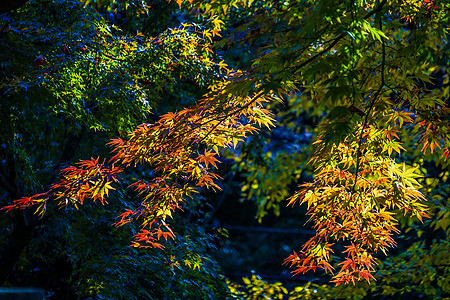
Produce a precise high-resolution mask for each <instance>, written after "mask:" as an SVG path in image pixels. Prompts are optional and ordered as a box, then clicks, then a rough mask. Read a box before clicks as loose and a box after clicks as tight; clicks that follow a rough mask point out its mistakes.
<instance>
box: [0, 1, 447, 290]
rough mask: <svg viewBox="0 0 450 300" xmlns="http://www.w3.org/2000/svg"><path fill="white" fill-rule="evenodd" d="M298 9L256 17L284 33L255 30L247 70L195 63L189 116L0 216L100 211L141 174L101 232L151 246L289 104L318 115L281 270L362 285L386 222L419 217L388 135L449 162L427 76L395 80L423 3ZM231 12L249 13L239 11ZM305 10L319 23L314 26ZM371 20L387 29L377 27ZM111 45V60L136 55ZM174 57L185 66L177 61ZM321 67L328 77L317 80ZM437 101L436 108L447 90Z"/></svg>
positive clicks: (407, 175)
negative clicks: (228, 154) (299, 240)
mask: <svg viewBox="0 0 450 300" xmlns="http://www.w3.org/2000/svg"><path fill="white" fill-rule="evenodd" d="M176 2H177V3H178V4H179V5H181V4H182V3H183V2H180V1H176ZM310 2H311V1H308V4H305V8H303V7H301V8H298V10H299V12H295V14H294V13H293V12H292V11H293V10H294V8H292V7H287V8H284V7H281V8H280V7H278V6H276V5H275V4H274V7H275V6H276V7H277V9H278V10H279V11H278V12H279V15H276V14H274V15H270V18H272V19H270V20H271V21H273V20H274V19H277V20H278V18H281V19H283V18H284V20H285V21H286V26H285V27H283V28H282V30H281V32H282V33H277V34H273V35H272V34H271V30H272V28H263V29H262V34H264V33H266V34H267V36H269V37H270V38H272V37H273V39H274V41H275V42H273V44H271V43H266V44H267V45H266V44H265V45H264V47H262V50H261V52H260V56H259V57H258V58H257V59H255V60H254V62H253V64H252V66H251V67H250V68H249V70H247V71H242V70H231V69H229V68H228V67H227V65H226V64H225V63H224V62H223V61H220V62H213V60H210V59H209V58H202V59H201V60H200V63H201V64H204V65H205V66H206V67H209V68H211V69H213V68H215V69H214V70H216V72H219V73H220V74H221V75H220V76H218V79H216V80H215V81H214V82H209V83H208V84H209V88H208V90H209V92H208V93H207V94H205V95H204V96H203V98H202V99H201V100H199V101H197V102H196V104H195V105H193V106H191V107H188V108H184V109H181V110H179V111H176V112H169V113H166V114H164V115H162V116H160V117H159V119H158V120H157V121H156V122H154V123H145V124H141V125H139V126H138V127H137V128H135V129H134V130H132V131H131V132H130V133H129V134H128V136H127V138H124V139H122V138H116V139H112V140H111V141H110V142H109V145H110V146H111V149H112V150H111V151H112V157H111V158H109V159H108V160H107V158H105V159H104V160H103V159H100V158H96V159H91V160H83V161H80V162H79V163H78V164H77V165H75V166H72V167H68V168H65V169H63V170H61V173H60V179H59V180H58V181H57V182H56V183H54V184H53V185H51V186H50V188H49V189H48V190H47V191H45V192H44V193H40V194H36V195H33V196H31V197H25V198H22V199H18V200H15V201H14V203H13V204H11V205H8V206H6V207H4V208H2V209H4V210H6V211H7V212H9V211H11V210H14V209H28V208H32V209H34V210H35V212H36V213H37V214H39V215H40V216H43V215H44V214H45V211H46V207H47V204H48V202H49V201H56V202H57V203H58V205H59V206H60V207H65V206H73V207H75V208H78V207H79V206H80V205H82V204H83V203H84V202H85V201H86V200H88V199H90V200H92V201H99V202H101V203H102V204H106V203H107V201H108V200H107V198H108V196H109V193H110V192H111V191H112V190H114V189H115V188H114V186H115V184H117V182H119V181H120V177H121V175H123V173H125V172H126V171H127V169H129V168H133V167H136V166H138V165H143V166H146V167H148V168H149V169H151V171H152V178H151V179H149V180H147V181H144V180H136V181H135V182H133V183H132V184H130V185H129V186H128V188H129V189H132V190H134V191H135V192H136V193H137V194H138V195H139V197H140V198H139V199H140V203H139V205H138V206H137V207H134V208H133V209H126V210H125V211H124V212H123V213H122V214H121V215H120V216H119V217H118V221H117V222H116V223H115V225H116V226H122V225H126V224H129V223H131V222H138V223H139V224H140V226H141V231H140V232H139V233H137V234H136V235H135V236H134V241H133V242H132V246H134V247H151V248H155V247H156V248H162V247H163V245H162V242H161V241H162V239H165V240H169V239H173V238H174V236H175V233H174V232H173V231H172V229H171V228H170V219H171V218H172V215H173V213H174V212H176V211H177V210H182V209H183V205H184V203H185V202H186V201H188V200H189V199H190V198H192V197H193V195H194V194H196V193H199V192H201V190H202V189H211V190H213V191H219V190H220V189H221V184H220V179H221V178H220V176H219V175H218V174H217V173H215V172H216V170H217V168H218V164H219V163H220V162H221V158H220V155H221V153H222V152H221V151H222V150H223V149H225V148H236V147H237V145H238V143H239V142H242V141H245V139H246V138H247V137H248V136H249V135H252V134H257V133H258V130H259V129H260V128H261V127H267V128H272V127H273V126H274V124H275V119H274V116H273V114H272V113H271V112H270V111H269V110H268V109H267V105H268V104H273V103H274V102H277V101H278V102H282V101H283V97H296V96H297V95H298V94H302V96H304V97H306V98H307V99H308V101H309V102H311V103H313V105H315V106H316V107H320V108H321V109H323V111H322V113H321V117H322V119H321V122H320V125H319V127H318V128H317V130H316V132H315V133H316V139H315V141H314V143H313V149H314V150H313V151H314V152H313V155H312V157H311V159H310V161H309V165H310V166H312V168H313V169H314V174H313V175H314V177H313V180H312V182H308V183H301V184H300V186H299V188H298V191H297V192H296V193H295V194H294V195H293V196H291V197H290V198H289V199H288V201H289V205H294V204H305V205H306V206H307V208H308V211H307V214H308V216H309V222H310V223H311V225H312V226H313V228H314V229H315V232H316V233H315V236H313V237H312V238H311V239H310V240H309V241H307V242H306V243H305V244H304V245H303V246H302V248H301V249H300V251H297V252H294V253H293V254H292V255H291V256H289V257H288V258H286V260H285V264H286V265H288V266H291V267H293V268H295V269H294V271H293V274H294V275H297V274H304V273H305V272H308V271H310V270H312V271H316V270H318V269H321V270H324V271H325V272H329V273H333V279H332V281H333V282H335V283H336V284H337V285H339V284H341V283H349V282H352V283H355V281H358V280H366V281H368V282H369V281H370V280H371V279H374V276H373V274H374V272H375V268H376V265H377V258H376V256H377V255H378V254H379V253H380V252H381V253H384V254H386V253H387V251H388V249H389V248H392V247H395V245H396V242H395V240H394V238H393V236H394V234H396V233H399V229H398V221H397V215H398V214H403V215H407V216H412V217H415V218H417V219H419V220H420V221H422V220H423V218H427V217H428V214H427V206H426V204H424V202H425V201H426V197H425V196H424V195H423V194H422V192H421V191H420V188H421V185H420V182H419V181H418V180H419V178H420V173H419V172H418V170H417V168H416V167H413V166H410V165H408V164H407V163H405V162H403V161H401V160H399V157H400V155H401V154H402V153H403V152H404V151H405V148H404V147H403V146H402V145H403V140H404V139H405V137H403V136H402V134H401V132H405V131H406V132H407V133H411V134H407V135H408V136H409V135H414V136H415V138H416V140H417V141H416V142H414V141H413V142H411V141H409V142H410V143H413V144H414V143H415V144H414V147H416V148H417V147H418V148H419V149H420V150H421V151H422V153H427V151H428V152H431V153H433V152H435V151H436V150H437V149H441V152H442V153H441V154H442V155H443V157H444V158H445V159H446V158H447V157H448V156H449V153H450V151H449V143H450V142H449V140H448V125H449V124H448V122H449V120H450V119H449V118H448V116H449V112H450V110H449V108H448V105H447V103H446V102H445V99H443V97H441V96H440V95H439V93H438V92H435V91H434V92H432V91H428V90H427V89H426V84H425V83H430V82H431V79H430V77H429V76H428V75H427V74H429V73H431V72H432V70H431V67H428V66H427V65H426V64H423V65H421V66H418V67H417V68H416V69H414V70H411V71H409V70H405V69H406V67H405V66H406V65H408V62H409V60H408V59H409V53H410V52H409V51H412V52H413V50H412V49H411V47H414V45H404V44H405V42H404V41H405V40H408V41H409V39H410V38H412V37H411V35H410V33H409V32H408V31H407V30H404V29H403V27H404V24H402V23H401V22H403V21H401V20H404V18H405V17H404V16H406V15H408V21H410V20H413V19H414V18H416V19H417V18H420V17H421V18H424V16H426V15H427V14H430V13H433V10H436V7H437V6H436V5H437V4H435V2H434V1H428V2H427V3H428V6H427V7H426V8H423V7H422V6H421V5H419V4H418V3H416V2H414V5H412V6H411V7H405V6H404V5H405V2H401V3H400V2H398V1H368V2H370V3H367V4H362V2H361V3H360V4H356V2H355V3H353V2H352V4H351V5H352V7H341V6H339V5H338V4H336V5H337V6H339V7H340V9H341V10H340V11H342V15H336V13H335V10H333V11H332V12H330V11H329V8H328V7H327V6H326V4H324V3H325V2H326V1H319V2H320V3H319V4H318V7H314V4H313V3H310ZM365 2H366V1H365ZM397 2H398V3H397ZM436 2H437V1H436ZM358 3H359V2H358ZM216 4H217V3H216ZM239 5H241V6H242V7H245V8H250V7H252V5H251V3H247V2H246V3H240V4H239ZM353 5H355V6H358V7H357V8H354V7H353ZM230 6H233V5H230ZM234 6H238V4H237V3H234ZM199 7H201V5H199ZM212 7H213V8H211V7H209V8H208V9H206V11H208V13H209V14H211V15H214V14H218V11H220V9H223V10H224V11H225V12H227V8H223V7H222V8H220V9H219V8H216V10H214V6H212ZM269 8H270V9H272V7H269ZM228 9H230V8H228ZM270 9H268V10H267V11H268V12H271V10H270ZM295 9H297V8H295ZM302 9H303V10H302ZM319 12H320V13H322V14H325V15H326V14H327V13H328V14H330V15H331V16H330V17H328V19H327V18H326V17H323V15H320V14H319ZM354 13H355V14H356V15H353V14H354ZM224 14H225V13H224ZM299 15H302V16H303V17H302V18H300V17H298V16H299ZM383 15H385V16H389V18H392V19H394V18H395V19H396V20H397V21H396V22H394V21H392V22H390V21H387V20H388V19H389V18H388V17H385V18H384V17H383ZM212 20H213V21H212V22H213V26H214V29H212V30H211V29H205V30H203V31H202V32H200V31H199V30H200V29H199V28H197V27H195V28H194V31H195V33H196V34H199V36H201V37H202V38H203V39H204V41H206V44H205V46H204V47H203V48H202V50H204V51H206V52H208V53H209V52H210V53H212V52H213V48H212V45H211V43H212V39H213V38H218V37H219V36H220V35H219V33H218V32H219V31H220V27H221V25H222V24H223V22H222V21H220V20H219V19H218V18H213V19H212ZM324 20H326V21H327V22H329V24H328V25H326V26H324V28H321V30H320V32H318V31H319V30H316V29H311V28H316V27H315V25H316V24H319V23H321V22H322V21H324ZM253 21H254V22H256V21H260V20H259V19H257V20H256V21H255V20H253ZM319 21H320V22H319ZM324 22H325V21H324ZM430 22H431V21H430ZM274 23H275V21H274ZM261 24H263V23H261ZM336 24H337V25H336ZM332 25H333V26H335V27H332ZM186 27H189V26H188V25H186ZM261 27H263V25H261ZM332 28H334V29H332ZM303 29H305V30H311V32H309V33H305V32H304V31H302V30H303ZM259 30H261V29H259ZM264 30H266V32H265V31H264ZM285 32H287V33H286V34H285ZM258 34H259V31H257V32H256V33H255V32H254V33H253V34H251V33H248V32H247V36H245V42H249V41H250V42H255V43H256V42H258V41H257V40H256V37H254V36H255V35H256V36H257V35H258ZM436 34H437V33H436ZM267 36H265V38H267V39H269V38H268V37H267ZM253 39H254V40H253ZM311 39H315V41H314V43H310V42H309V40H311ZM299 41H301V42H299ZM233 42H235V41H233ZM238 42H239V41H238ZM250 42H249V43H250ZM121 43H123V45H124V46H123V53H124V54H123V55H124V56H123V57H124V59H126V57H127V55H128V54H129V53H132V52H133V51H135V50H136V48H137V46H136V45H137V44H138V43H133V42H132V43H129V44H128V43H127V42H126V41H121ZM152 43H153V44H157V40H155V39H154V40H153V41H152ZM278 43H279V44H280V45H278ZM297 43H299V45H297ZM133 47H134V48H133ZM210 47H211V48H210ZM192 52H193V51H192ZM397 53H402V54H401V55H397ZM180 57H184V58H185V59H188V58H189V59H191V58H193V57H195V58H197V57H196V55H194V54H192V53H191V51H189V50H186V51H185V52H183V53H182V54H181V55H180ZM399 57H400V58H399ZM405 57H406V58H405ZM217 61H219V60H217ZM341 61H345V63H341ZM40 63H41V62H40V61H39V62H38V63H35V62H33V66H34V67H36V68H38V67H40ZM167 66H168V68H169V70H170V71H173V72H175V70H176V69H177V68H179V67H180V65H179V64H178V63H177V61H176V60H174V61H171V62H170V63H168V64H167ZM330 66H333V67H336V68H337V71H332V72H329V68H330ZM194 76H196V75H193V77H194ZM411 78H414V80H413V79H411ZM195 80H197V81H201V80H200V79H199V78H195ZM144 83H145V82H144ZM446 93H447V94H446V95H447V96H448V90H447V92H446ZM338 246H339V247H344V250H343V251H342V252H343V254H344V255H345V258H344V260H343V261H340V262H339V261H336V256H335V250H333V249H336V248H338ZM335 269H337V271H335Z"/></svg>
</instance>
